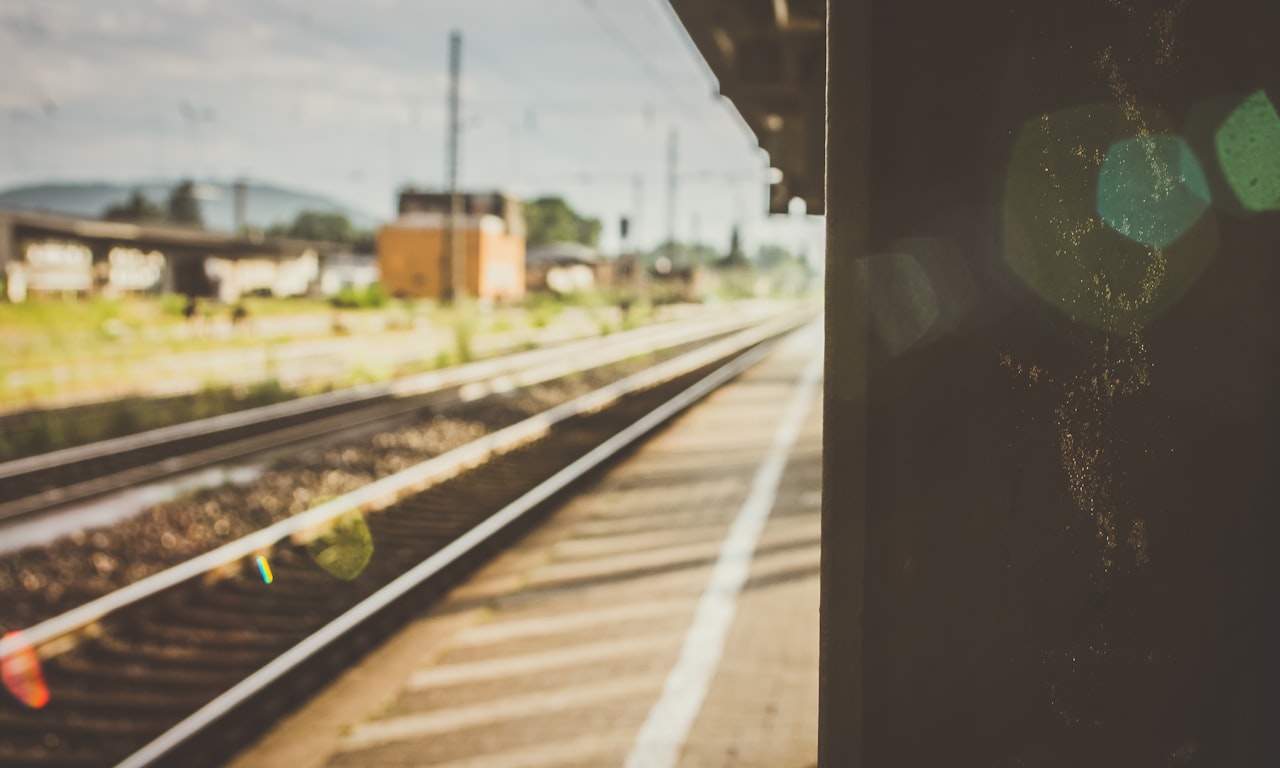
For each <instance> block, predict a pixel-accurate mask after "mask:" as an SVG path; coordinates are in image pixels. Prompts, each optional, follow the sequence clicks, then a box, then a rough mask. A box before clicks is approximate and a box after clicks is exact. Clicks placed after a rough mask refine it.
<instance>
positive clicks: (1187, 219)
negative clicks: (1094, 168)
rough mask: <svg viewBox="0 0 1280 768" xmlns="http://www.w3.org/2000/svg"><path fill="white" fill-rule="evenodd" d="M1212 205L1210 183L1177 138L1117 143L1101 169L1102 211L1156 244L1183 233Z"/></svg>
mask: <svg viewBox="0 0 1280 768" xmlns="http://www.w3.org/2000/svg"><path fill="white" fill-rule="evenodd" d="M1208 207H1209V182H1208V181H1207V180H1206V179H1205V176H1204V171H1202V170H1201V169H1200V163H1199V161H1197V160H1196V157H1195V154H1193V153H1192V151H1191V147H1190V146H1188V145H1187V143H1186V142H1185V141H1183V140H1182V139H1180V138H1178V137H1177V136H1169V135H1167V134H1153V135H1147V136H1134V137H1132V138H1128V139H1123V140H1121V141H1118V142H1116V143H1115V144H1112V145H1111V148H1110V149H1108V150H1107V154H1106V156H1105V157H1104V158H1103V160H1102V167H1101V169H1099V171H1098V215H1099V216H1101V217H1102V220H1103V221H1104V222H1105V223H1106V224H1107V226H1109V227H1111V228H1112V229H1114V230H1115V231H1117V232H1119V233H1120V234H1122V235H1124V236H1125V237H1127V238H1129V239H1130V240H1133V241H1134V242H1137V243H1141V244H1142V245H1147V246H1150V247H1152V248H1164V247H1165V246H1167V245H1169V244H1170V243H1172V242H1174V241H1175V240H1177V239H1178V238H1180V237H1182V235H1184V234H1185V233H1186V231H1187V230H1188V229H1190V228H1191V227H1192V225H1194V224H1195V223H1196V221H1197V220H1198V219H1199V218H1200V216H1201V215H1203V214H1204V212H1205V209H1206V208H1208Z"/></svg>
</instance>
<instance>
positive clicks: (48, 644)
mask: <svg viewBox="0 0 1280 768" xmlns="http://www.w3.org/2000/svg"><path fill="white" fill-rule="evenodd" d="M810 318H811V315H810V314H809V313H807V312H806V313H795V314H790V315H785V316H782V317H778V318H775V319H773V320H771V321H769V322H767V323H764V324H761V325H757V326H753V327H751V328H747V329H745V330H742V331H739V332H737V333H736V334H734V335H732V336H728V337H726V338H723V339H719V340H717V341H714V342H712V343H710V344H707V345H704V346H702V347H699V348H697V349H694V350H692V351H690V352H687V353H685V354H683V355H681V356H679V357H676V358H672V359H670V360H667V361H664V362H663V363H660V364H658V365H656V366H653V367H651V368H647V369H645V370H643V371H640V372H638V373H636V374H633V375H631V376H628V377H626V378H624V379H621V380H619V381H617V382H614V383H612V384H609V385H607V386H605V387H602V388H601V389H598V390H595V391H593V392H589V393H587V394H585V395H582V396H580V397H578V398H575V399H574V400H571V401H568V402H565V403H562V404H560V405H557V406H554V407H552V408H550V409H548V410H546V411H543V412H542V413H539V414H536V415H534V416H531V417H529V418H527V419H525V420H523V421H520V422H518V423H516V424H513V425H511V426H509V427H506V428H503V429H500V430H498V431H496V432H493V433H490V434H488V435H485V436H483V437H481V438H478V439H476V440H473V441H471V442H469V443H467V444H465V445H463V446H460V447H458V448H456V449H454V450H452V451H449V452H447V453H444V454H441V455H439V456H436V457H434V458H431V459H428V460H426V461H424V462H421V463H419V464H416V465H414V466H412V467H409V468H407V469H404V470H401V471H400V472H397V473H395V474H392V475H388V476H387V477H384V478H381V479H379V480H375V481H373V482H371V483H369V484H368V485H365V486H363V487H361V488H358V489H356V490H355V491H353V492H351V493H348V494H345V495H343V496H339V497H337V498H335V499H331V500H329V501H327V502H325V503H323V504H320V505H318V506H316V507H313V508H312V509H309V510H307V511H305V512H302V513H299V514H297V515H294V516H292V517H290V518H287V519H285V520H281V521H280V522H278V523H275V524H273V525H270V526H268V527H266V528H262V529H260V530H258V531H255V532H254V533H251V534H249V535H248V536H244V537H242V538H240V539H236V540H235V541H232V542H229V543H227V544H224V545H223V546H221V547H218V548H217V549H213V550H210V551H209V552H206V553H204V554H202V555H198V556H196V557H194V558H192V559H190V560H187V561H185V562H183V563H180V564H178V565H176V566H173V567H171V568H168V569H166V570H164V571H160V572H159V573H156V574H152V575H151V576H148V577H146V578H144V579H141V580H139V581H136V582H134V583H132V584H130V585H128V586H125V587H122V588H120V589H118V590H115V591H113V592H110V593H108V594H106V595H103V596H102V597H99V598H97V599H95V600H92V601H90V602H88V603H85V604H83V605H81V606H78V607H76V608H73V609H71V610H70V611H67V612H66V613H63V614H60V615H58V616H55V617H53V618H50V619H47V620H45V621H43V622H41V623H39V624H36V625H35V626H33V627H30V628H28V629H24V630H22V631H21V632H19V633H15V634H14V635H12V636H6V637H5V638H3V639H0V658H5V657H7V656H9V655H10V654H13V653H15V652H17V651H19V650H22V649H24V648H35V649H36V650H37V652H38V653H39V654H40V656H41V657H43V658H51V657H53V656H57V655H59V654H61V653H62V652H64V651H66V650H69V649H70V648H71V647H73V646H74V644H75V642H74V639H73V636H74V634H75V633H76V632H78V631H80V630H83V629H85V628H86V627H90V626H92V625H94V624H96V623H97V622H99V621H101V620H103V619H104V618H106V617H107V616H109V615H111V614H112V613H114V612H116V611H119V610H121V609H123V608H125V607H126V606H129V605H132V604H134V603H137V602H139V601H141V600H143V599H146V598H148V597H151V596H153V595H156V594H158V593H160V592H162V591H164V590H166V589H170V588H172V587H174V586H177V585H178V584H181V583H183V582H186V581H188V580H190V579H193V578H196V577H199V576H202V575H204V574H207V573H210V572H214V571H217V570H218V569H220V568H223V567H225V566H228V565H230V564H233V563H236V562H238V561H240V560H242V559H243V558H246V557H250V556H253V555H255V554H257V553H259V552H262V551H265V550H267V549H269V548H270V547H271V546H272V545H274V544H276V543H277V542H279V541H282V540H284V539H285V538H290V539H291V540H292V541H294V542H299V543H300V542H306V541H307V540H309V539H311V538H313V537H314V536H316V535H318V534H319V533H321V532H323V530H324V528H325V526H326V525H327V524H328V523H329V522H330V521H332V520H334V519H335V518H338V517H341V516H342V515H345V514H348V513H350V512H361V513H368V512H374V511H377V510H379V509H383V508H385V507H388V506H390V505H391V504H394V503H395V502H396V501H398V500H399V499H401V498H403V497H404V496H406V495H408V494H411V493H418V492H420V491H422V490H424V489H426V488H427V487H429V486H431V485H433V484H435V483H437V482H439V481H441V480H444V479H446V478H448V477H451V476H453V475H455V474H457V473H458V472H460V471H462V470H464V469H467V468H469V467H472V466H475V465H477V464H479V463H481V462H483V461H484V460H485V459H487V458H488V457H489V456H491V455H493V454H495V453H501V452H504V451H507V450H511V449H512V448H515V447H517V446H519V445H521V444H524V443H526V442H528V441H530V440H533V439H536V438H537V437H539V436H540V435H542V434H543V433H545V432H546V431H547V430H549V429H550V428H551V427H552V426H554V425H555V424H557V423H559V422H561V421H564V420H565V419H568V418H571V417H573V416H576V415H579V414H585V413H592V412H595V411H599V410H601V409H603V408H605V407H607V406H608V405H609V404H610V403H611V402H613V401H615V400H617V399H619V398H621V397H623V396H625V395H627V394H630V393H633V392H638V391H640V390H643V389H647V388H649V387H652V386H654V385H656V384H659V383H661V382H664V381H669V380H671V379H674V378H676V377H678V376H680V375H683V374H686V373H689V372H691V371H694V370H697V369H698V368H701V367H703V366H706V365H708V364H710V363H712V362H714V361H716V360H718V359H723V358H725V357H728V356H729V355H732V354H734V353H735V352H737V351H741V350H743V349H746V348H748V347H751V346H754V345H756V344H759V343H760V342H762V341H765V340H766V339H769V338H771V337H774V336H777V335H779V334H781V333H784V332H786V331H788V330H791V329H794V328H796V327H798V326H800V325H801V324H803V322H806V321H807V320H809V319H810Z"/></svg>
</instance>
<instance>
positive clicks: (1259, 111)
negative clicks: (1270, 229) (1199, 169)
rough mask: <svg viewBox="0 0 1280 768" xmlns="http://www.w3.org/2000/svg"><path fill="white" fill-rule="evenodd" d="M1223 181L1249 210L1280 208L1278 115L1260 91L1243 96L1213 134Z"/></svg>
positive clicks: (1264, 94)
mask: <svg viewBox="0 0 1280 768" xmlns="http://www.w3.org/2000/svg"><path fill="white" fill-rule="evenodd" d="M1213 143H1214V148H1215V149H1216V150H1217V154H1218V163H1219V165H1220V166H1221V167H1222V175H1223V176H1224V177H1226V180H1227V184H1228V185H1230V187H1231V190H1232V191H1233V192H1235V194H1236V197H1237V198H1239V200H1240V203H1241V205H1243V206H1244V207H1245V209H1247V210H1249V211H1275V210H1280V115H1277V114H1276V108H1275V105H1273V104H1272V103H1271V100H1270V99H1268V98H1267V94H1266V93H1265V92H1263V91H1257V92H1255V93H1253V94H1252V95H1250V96H1249V97H1248V98H1247V99H1245V100H1244V101H1243V102H1242V103H1241V104H1240V105H1239V106H1237V107H1236V108H1235V109H1234V110H1232V111H1231V113H1230V114H1228V115H1227V117H1226V119H1225V120H1223V122H1222V125H1221V126H1219V127H1218V130H1217V131H1216V132H1215V133H1214V137H1213Z"/></svg>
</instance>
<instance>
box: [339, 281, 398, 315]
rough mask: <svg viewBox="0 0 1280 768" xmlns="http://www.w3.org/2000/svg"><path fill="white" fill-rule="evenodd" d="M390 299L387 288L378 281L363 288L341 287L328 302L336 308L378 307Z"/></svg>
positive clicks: (384, 304) (383, 305) (385, 304)
mask: <svg viewBox="0 0 1280 768" xmlns="http://www.w3.org/2000/svg"><path fill="white" fill-rule="evenodd" d="M390 301H391V297H390V296H389V295H387V289H386V288H383V287H382V285H380V284H379V283H371V284H369V285H368V286H367V287H365V288H351V287H347V288H343V289H342V290H341V291H338V293H337V294H336V295H335V296H333V297H332V298H330V299H329V303H330V304H332V305H333V306H334V307H337V308H338V309H380V308H382V307H385V306H387V304H388V303H390Z"/></svg>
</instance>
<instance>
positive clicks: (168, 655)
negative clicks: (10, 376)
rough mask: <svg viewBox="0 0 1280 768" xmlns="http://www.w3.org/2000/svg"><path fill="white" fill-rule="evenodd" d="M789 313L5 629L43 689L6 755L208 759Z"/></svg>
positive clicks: (20, 683) (463, 569)
mask: <svg viewBox="0 0 1280 768" xmlns="http://www.w3.org/2000/svg"><path fill="white" fill-rule="evenodd" d="M797 322H798V321H797V318H795V317H791V318H787V319H780V320H778V321H775V322H772V323H769V324H766V325H765V326H761V327H757V328H753V329H749V330H745V331H741V332H739V333H737V334H734V335H733V336H730V337H726V338H724V339H721V340H718V341H716V342H713V343H711V344H708V345H705V346H702V347H699V348H698V349H697V350H694V351H693V352H690V353H687V354H685V355H683V356H681V357H679V358H675V359H672V360H668V361H666V362H664V363H662V364H661V365H659V366H657V367H655V368H652V369H648V370H646V371H643V372H641V373H639V374H636V375H634V376H631V377H628V378H627V379H624V380H623V381H620V382H617V383H615V384H613V385H610V386H609V387H606V388H605V389H603V390H599V391H597V392H593V393H591V394H589V395H586V396H584V397H580V398H577V399H576V400H573V401H571V402H568V403H564V404H562V405H559V406H556V407H555V408H552V409H550V410H549V411H547V412H544V413H542V414H538V415H537V416H534V417H532V418H530V419H527V420H525V421H522V422H520V423H518V424H515V425H512V426H510V427H507V428H505V429H503V430H499V431H498V432H495V433H492V434H489V435H487V436H485V437H484V438H482V439H480V440H477V441H474V442H472V443H469V444H467V445H465V446H463V447H462V448H459V449H457V450H455V451H452V452H450V453H448V454H444V455H441V456H438V457H436V458H434V459H431V460H430V461H427V462H424V463H422V464H419V465H417V466H414V467H411V468H409V469H407V470H404V471H402V472H400V473H397V474H395V475H392V476H390V477H386V478H383V479H382V480H379V481H376V482H374V483H372V484H370V485H368V486H365V487H363V488H361V489H360V490H358V491H356V492H354V493H351V494H348V495H347V496H344V497H341V498H339V499H334V500H332V501H329V502H326V503H324V504H321V505H319V506H317V507H315V508H313V509H311V510H309V511H307V512H305V513H303V514H301V515H296V516H294V517H291V518H288V519H286V520H284V521H282V522H281V523H278V524H276V525H273V526H271V527H269V528H267V529H264V530H261V531H258V532H257V533H254V534H252V535H250V536H248V537H245V538H243V539H240V540H238V541H235V542H232V543H231V544H228V545H225V546H223V547H221V548H219V549H217V550H214V551H212V552H208V553H206V554H204V555H201V556H199V557H197V558H195V559H193V560H191V561H188V562H186V563H183V564H182V565H181V566H178V567H175V568H171V569H169V570H167V571H164V572H162V573H159V574H156V575H154V576H152V577H149V578H147V579H144V580H142V581H140V582H136V583H134V584H132V585H130V586H128V587H125V588H124V589H121V590H119V591H117V592H114V593H111V594H109V595H107V596H105V597H103V598H101V599H99V600H96V601H94V602H92V603H89V604H87V605H84V606H81V607H80V608H77V609H75V610H72V611H70V612H68V613H66V614H63V615H60V616H58V617H55V618H53V619H50V620H49V621H46V622H43V623H41V624H39V625H37V626H35V627H33V628H31V629H30V630H27V631H25V632H23V633H22V634H21V635H17V636H15V635H10V636H7V637H6V638H5V639H4V640H3V641H0V658H3V659H4V660H5V661H4V663H5V665H6V668H5V678H6V684H8V685H9V687H10V689H11V690H13V689H14V687H15V682H16V684H17V687H18V689H19V691H20V692H25V693H27V694H28V695H33V696H35V697H36V700H38V699H39V697H40V695H42V694H44V693H45V692H46V691H47V703H45V704H44V705H43V706H41V707H39V708H30V707H24V706H23V705H22V704H19V703H18V702H17V701H16V700H12V699H6V702H5V704H4V705H3V706H0V765H6V766H33V767H34V766H44V767H47V766H68V767H69V766H100V765H114V764H116V763H120V764H121V765H125V766H131V767H136V766H146V765H182V766H187V765H214V764H218V763H219V762H221V761H222V760H224V759H225V758H226V757H227V756H228V755H229V754H230V753H231V752H233V751H234V750H235V749H237V748H238V747H239V746H241V745H243V744H244V743H246V741H247V740H248V739H250V738H252V736H253V735H255V734H256V733H257V732H258V731H260V730H261V729H262V728H263V727H264V726H265V725H266V724H269V723H270V722H272V721H273V720H274V719H275V718H276V717H278V716H279V714H281V713H282V712H284V711H287V710H288V709H290V708H292V706H293V705H294V704H295V703H297V702H298V701H301V700H303V699H305V698H306V697H307V696H309V695H310V694H311V693H312V692H313V691H314V690H316V688H317V687H319V686H320V685H321V684H323V683H324V682H325V681H327V680H328V679H331V678H332V677H333V676H334V675H335V674H336V673H337V672H338V671H340V670H341V669H342V668H344V667H345V666H346V665H347V664H348V663H349V662H350V661H352V660H354V659H355V658H357V657H358V656H359V655H360V654H361V653H362V652H364V651H365V650H367V649H368V648H369V647H370V646H372V645H373V644H375V643H376V642H378V641H379V640H380V639H381V638H382V637H385V636H386V634H387V633H389V632H390V631H391V630H392V629H394V628H395V627H396V626H398V625H399V624H400V623H402V622H403V620H404V619H405V618H407V617H409V616H412V615H414V614H416V613H419V612H421V610H422V609H423V608H424V606H425V605H427V604H429V603H430V601H431V600H432V599H433V598H435V597H437V596H440V595H441V594H443V592H444V590H446V589H447V588H448V587H449V586H450V585H451V584H452V583H454V582H455V581H456V580H457V579H458V578H460V577H462V576H463V575H465V574H466V573H468V572H469V571H470V570H472V569H474V568H475V567H476V566H477V565H478V564H479V563H480V562H482V561H483V560H484V559H486V558H487V557H488V556H490V555H491V554H492V553H493V552H494V551H496V549H497V548H500V547H501V546H502V545H503V544H504V542H507V541H510V540H511V538H512V537H513V536H516V535H518V534H519V533H520V532H521V531H523V530H525V529H526V528H527V527H528V526H529V525H531V524H532V523H533V522H534V521H535V520H536V518H537V513H538V512H540V511H542V510H545V509H546V508H547V506H548V504H547V503H548V502H549V501H553V500H554V499H556V498H557V497H559V496H561V495H563V494H565V493H566V492H568V491H567V489H569V488H570V487H571V485H572V483H574V482H575V481H577V480H579V479H580V478H581V477H582V476H583V475H585V474H587V473H589V472H591V471H592V470H593V469H594V468H595V467H597V466H598V465H599V464H601V463H602V462H604V461H607V460H608V459H609V458H610V457H611V456H613V455H615V454H616V453H617V452H619V451H622V450H625V449H626V447H627V446H628V445H630V444H632V443H633V442H634V441H636V440H638V439H639V438H640V437H641V436H643V435H644V434H646V433H647V432H649V431H651V430H652V429H654V428H656V427H657V426H658V425H659V424H661V423H662V422H663V421H665V420H666V419H669V418H670V417H671V416H672V415H674V414H675V413H677V412H679V411H680V410H681V409H683V408H684V407H687V406H688V405H689V404H690V403H692V402H693V401H695V400H696V399H697V398H699V397H701V396H703V395H705V394H706V393H707V392H709V391H711V390H712V389H714V387H716V386H719V385H720V384H722V383H724V382H725V381H728V380H729V379H731V378H732V377H733V376H734V375H736V374H737V373H738V372H740V371H741V370H743V369H745V367H747V366H748V365H750V364H751V363H752V362H753V361H754V360H755V359H758V358H759V356H761V355H762V354H763V349H764V347H765V346H766V345H767V343H768V341H769V340H770V339H773V338H776V337H777V336H778V335H780V334H782V333H784V332H785V331H786V330H788V329H790V328H793V327H795V326H796V324H797ZM36 656H39V657H40V658H42V659H43V663H42V667H43V673H42V679H41V676H39V675H37V674H35V672H34V671H33V670H34V669H35V666H34V665H33V664H31V662H32V661H33V660H34V658H35V657H36ZM24 664H27V665H28V666H26V667H24V666H23V665H24ZM24 670H25V671H24ZM24 675H25V677H24ZM36 700H31V699H29V700H28V702H29V703H35V701H36Z"/></svg>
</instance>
